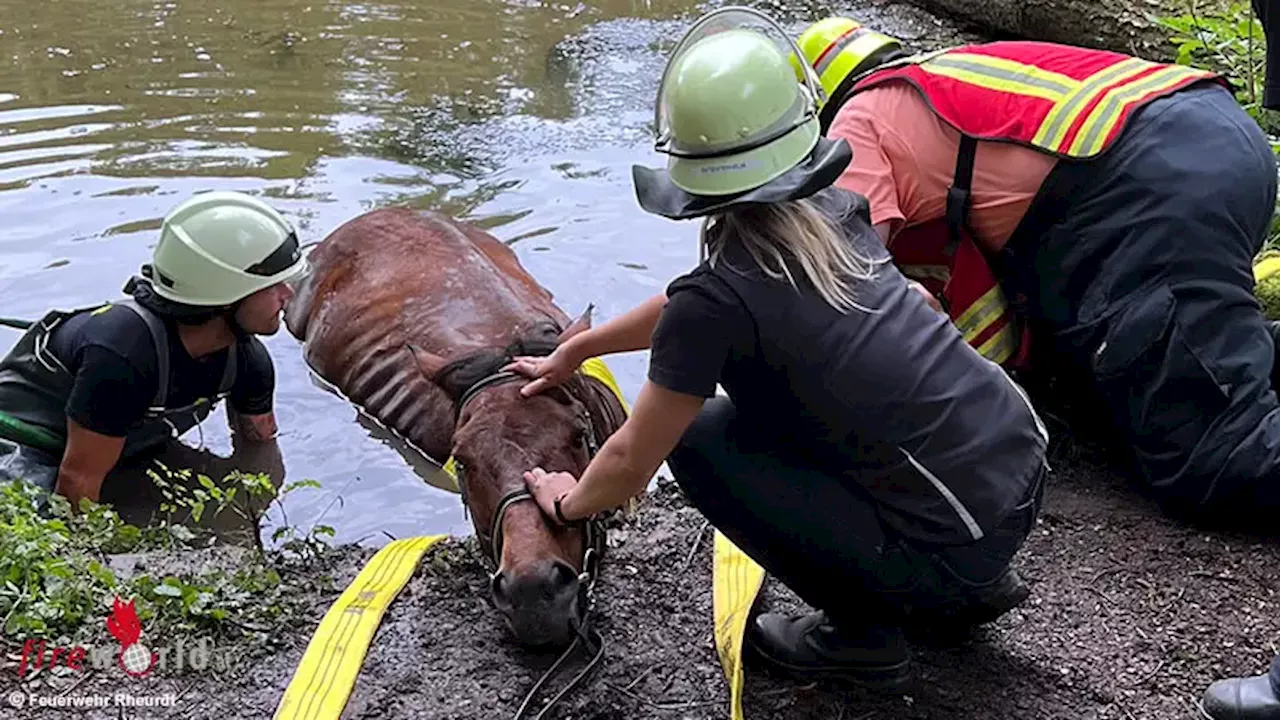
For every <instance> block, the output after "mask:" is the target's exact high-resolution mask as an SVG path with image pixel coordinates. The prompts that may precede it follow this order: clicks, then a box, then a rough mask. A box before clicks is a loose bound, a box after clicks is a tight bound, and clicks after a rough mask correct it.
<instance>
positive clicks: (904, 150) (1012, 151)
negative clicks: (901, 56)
mask: <svg viewBox="0 0 1280 720" xmlns="http://www.w3.org/2000/svg"><path fill="white" fill-rule="evenodd" d="M827 135H828V136H829V137H831V138H833V139H837V138H843V139H845V140H847V141H848V142H849V147H850V148H852V149H853V160H852V161H851V162H850V163H849V167H848V168H847V169H846V170H845V171H844V173H843V174H842V175H841V176H840V179H839V180H837V181H836V186H837V187H841V188H844V189H846V190H851V191H853V192H857V193H860V194H862V195H865V196H866V198H867V200H868V201H870V203H871V222H872V224H874V225H878V224H880V223H883V222H889V223H890V226H889V228H890V235H889V237H890V243H891V244H892V239H893V237H894V235H896V234H897V233H898V232H899V231H900V230H902V228H904V227H911V226H913V225H919V224H922V223H926V222H930V221H933V220H937V219H938V218H941V217H944V216H945V215H946V207H947V188H948V187H949V186H950V185H951V182H952V180H953V178H954V177H955V168H956V153H957V152H958V150H959V147H960V133H959V132H957V131H956V129H955V128H953V127H951V126H950V125H948V124H946V123H945V122H943V121H942V120H941V119H940V118H938V116H937V115H935V114H934V113H933V111H932V110H930V109H929V106H928V105H927V104H926V103H925V100H924V97H923V96H922V95H921V94H920V92H919V91H918V90H916V89H915V88H914V87H911V86H910V85H907V84H906V83H891V84H887V85H882V86H880V87H875V88H870V89H868V90H865V91H863V92H860V93H858V94H857V95H854V96H853V97H852V98H850V99H849V101H848V102H846V103H845V104H844V106H843V107H841V108H840V110H839V111H838V112H837V113H836V117H835V119H834V120H833V121H832V123H831V128H830V130H829V131H828V132H827ZM1056 162H1057V160H1056V158H1054V157H1053V156H1051V155H1048V154H1045V153H1041V152H1038V151H1035V150H1032V149H1030V148H1027V147H1024V146H1021V145H1015V144H1013V143H1002V142H979V143H978V150H977V153H976V154H975V156H974V168H973V181H972V183H971V185H970V187H971V190H970V192H971V196H970V197H971V200H970V205H969V208H970V209H969V223H970V226H971V227H972V228H973V231H974V233H976V234H977V237H976V238H975V240H976V241H977V242H978V243H979V244H980V245H982V246H985V247H986V249H987V250H989V251H997V250H999V249H1000V248H1002V247H1004V244H1005V242H1007V241H1008V239H1009V236H1010V235H1011V234H1012V233H1013V231H1014V229H1015V228H1016V227H1017V225H1018V223H1019V221H1021V220H1022V216H1023V215H1024V214H1025V213H1026V211H1027V208H1028V207H1029V206H1030V205H1031V201H1032V200H1033V199H1034V198H1035V195H1036V192H1037V191H1038V190H1039V189H1040V185H1041V184H1042V183H1043V182H1044V179H1045V176H1046V175H1048V174H1049V171H1050V170H1052V169H1053V167H1054V165H1055V164H1056Z"/></svg>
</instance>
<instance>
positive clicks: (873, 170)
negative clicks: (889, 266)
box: [827, 91, 914, 247]
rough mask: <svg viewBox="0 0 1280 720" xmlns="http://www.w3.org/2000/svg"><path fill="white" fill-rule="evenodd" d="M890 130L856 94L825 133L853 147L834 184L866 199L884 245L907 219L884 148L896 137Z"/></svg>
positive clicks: (887, 244) (872, 220)
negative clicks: (851, 156)
mask: <svg viewBox="0 0 1280 720" xmlns="http://www.w3.org/2000/svg"><path fill="white" fill-rule="evenodd" d="M872 92H874V91H872ZM912 92H914V91H912ZM891 133H892V131H891V130H890V129H889V128H887V127H884V126H883V124H882V122H881V120H880V119H879V118H877V117H876V116H875V113H874V112H873V111H872V109H871V108H864V107H862V105H861V104H860V103H859V97H855V98H853V99H851V100H850V101H849V103H848V104H846V105H845V106H844V107H843V108H841V110H840V112H839V113H837V114H836V117H835V119H834V120H833V121H832V123H831V129H830V130H829V131H828V133H827V134H828V135H829V136H830V137H831V138H832V139H842V140H844V141H845V142H847V143H849V148H850V149H851V150H853V158H854V159H853V162H851V163H849V165H848V167H846V168H845V170H844V172H842V173H841V174H840V177H839V178H837V179H836V182H835V185H836V187H838V188H841V189H843V190H848V191H850V192H855V193H858V194H859V195H862V196H863V197H865V198H866V199H867V203H868V204H869V205H870V209H871V224H872V225H873V226H875V228H876V233H877V234H879V235H880V239H881V241H883V242H884V244H885V246H886V247H888V246H889V241H890V240H892V239H893V236H894V235H895V234H896V232H897V229H898V228H899V227H901V225H902V224H903V223H904V222H905V220H906V215H905V214H904V213H903V211H902V208H901V206H900V204H899V199H898V183H897V178H896V177H895V176H894V173H893V164H892V163H891V162H890V160H889V156H888V154H887V153H886V152H885V150H884V146H885V144H886V143H888V142H891V141H892V140H893V139H895V138H896V136H891Z"/></svg>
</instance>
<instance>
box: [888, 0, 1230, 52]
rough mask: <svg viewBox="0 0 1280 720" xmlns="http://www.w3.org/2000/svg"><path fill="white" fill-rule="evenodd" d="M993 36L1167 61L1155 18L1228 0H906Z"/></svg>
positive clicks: (1168, 45)
mask: <svg viewBox="0 0 1280 720" xmlns="http://www.w3.org/2000/svg"><path fill="white" fill-rule="evenodd" d="M908 1H909V2H911V3H912V4H914V5H918V6H920V7H922V8H924V9H925V10H928V11H930V12H934V13H941V14H946V15H951V16H954V17H957V18H959V19H962V20H965V21H968V22H971V23H973V24H975V25H978V26H981V27H982V28H984V29H985V30H988V31H993V32H996V33H1003V34H1008V35H1013V36H1017V37H1020V38H1026V39H1030V40H1046V41H1049V42H1059V43H1065V44H1068V45H1080V46H1083V47H1092V48H1100V49H1106V50H1113V51H1116V52H1123V53H1129V54H1132V55H1138V56H1139V57H1144V58H1147V59H1149V60H1163V61H1170V60H1173V59H1174V58H1175V57H1176V56H1177V46H1176V45H1175V44H1173V43H1172V42H1170V41H1169V37H1170V35H1171V34H1172V32H1171V31H1170V30H1169V29H1168V28H1165V27H1162V26H1160V25H1159V23H1157V22H1156V20H1155V18H1158V17H1162V16H1164V17H1168V16H1176V15H1183V14H1187V13H1211V12H1214V11H1221V10H1223V9H1225V8H1226V7H1227V4H1228V3H1227V2H1226V0H908Z"/></svg>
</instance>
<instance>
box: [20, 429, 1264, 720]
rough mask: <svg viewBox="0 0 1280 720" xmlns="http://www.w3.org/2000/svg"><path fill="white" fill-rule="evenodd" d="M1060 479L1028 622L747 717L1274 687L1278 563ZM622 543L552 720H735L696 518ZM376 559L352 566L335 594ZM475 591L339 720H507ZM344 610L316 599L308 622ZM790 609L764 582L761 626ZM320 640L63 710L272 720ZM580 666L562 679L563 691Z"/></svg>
mask: <svg viewBox="0 0 1280 720" xmlns="http://www.w3.org/2000/svg"><path fill="white" fill-rule="evenodd" d="M1053 467H1054V469H1055V472H1054V474H1053V476H1052V481H1051V485H1050V487H1049V488H1048V491H1047V496H1046V503H1045V509H1044V512H1043V515H1042V517H1041V519H1040V522H1039V525H1038V527H1037V529H1036V530H1035V533H1034V536H1033V537H1032V538H1031V540H1030V541H1029V544H1028V545H1027V546H1026V547H1025V549H1024V551H1023V552H1022V554H1021V555H1020V557H1019V558H1018V560H1017V565H1018V567H1019V568H1020V570H1021V572H1022V574H1023V576H1024V577H1025V578H1026V580H1027V581H1028V582H1029V583H1030V584H1031V585H1032V588H1033V592H1032V596H1031V598H1030V600H1028V601H1027V603H1026V604H1025V605H1023V606H1022V607H1020V608H1018V609H1016V610H1014V611H1012V612H1011V613H1009V614H1008V615H1006V616H1005V617H1004V618H1002V619H1001V620H1000V621H998V622H997V623H995V624H993V625H990V626H987V627H986V628H983V629H981V630H980V631H979V632H978V634H977V635H975V637H974V638H972V639H971V641H970V642H969V643H968V644H966V645H963V646H960V647H950V648H934V647H925V646H918V647H916V661H917V680H916V684H915V688H914V689H913V690H912V691H911V692H910V694H908V695H902V696H896V697H883V696H875V695H872V694H869V693H865V692H861V691H858V690H848V689H843V690H842V689H836V688H828V687H824V686H821V685H819V686H796V685H795V684H793V683H790V682H787V681H785V680H778V679H774V678H771V677H769V676H768V675H766V674H763V673H761V672H760V671H758V670H756V669H754V668H752V667H751V666H748V668H747V680H746V692H745V698H744V706H745V710H746V717H747V718H751V719H754V718H759V719H761V720H782V719H784V718H786V719H787V720H799V719H808V718H824V719H828V720H829V719H832V718H836V719H840V720H870V719H872V718H879V719H884V720H890V719H903V720H905V719H908V718H910V719H913V720H914V719H921V720H923V719H926V718H928V719H934V718H936V719H938V720H942V719H943V718H945V719H947V720H979V719H981V720H986V719H991V720H995V719H997V718H998V719H1000V720H1006V719H1007V718H1020V719H1021V718H1027V719H1040V718H1045V719H1049V718H1053V719H1058V718H1061V719H1063V720H1066V719H1067V718H1070V719H1071V720H1092V719H1098V720H1102V719H1114V720H1145V719H1148V718H1149V719H1151V720H1156V719H1159V720H1179V719H1187V720H1190V719H1191V718H1196V717H1198V715H1197V711H1196V708H1195V703H1196V700H1197V698H1199V696H1200V694H1201V693H1202V692H1203V689H1204V687H1205V686H1206V685H1207V684H1208V683H1209V682H1211V681H1212V680H1214V679H1216V678H1219V677H1222V676H1227V675H1235V674H1254V673H1257V672H1261V671H1263V670H1264V669H1265V667H1266V664H1267V663H1268V662H1269V661H1270V659H1271V657H1272V655H1274V654H1275V653H1276V652H1277V647H1276V645H1277V639H1280V613H1277V610H1276V603H1277V597H1276V588H1277V587H1280V582H1277V581H1278V580H1280V543H1277V542H1276V541H1275V540H1274V539H1266V538H1251V537H1246V536H1234V535H1229V534H1224V533H1209V532H1206V531H1203V530H1194V529H1189V528H1186V527H1182V526H1179V525H1178V524H1177V523H1175V522H1174V521H1172V520H1168V519H1166V518H1165V517H1164V516H1163V515H1161V514H1160V513H1159V512H1158V511H1157V510H1156V509H1155V508H1154V506H1153V505H1152V504H1150V503H1149V502H1147V501H1145V500H1144V499H1142V498H1140V497H1139V496H1138V495H1137V494H1135V493H1134V492H1132V491H1131V490H1129V489H1128V488H1126V487H1125V485H1124V482H1123V481H1122V480H1121V479H1119V478H1118V476H1117V475H1115V474H1114V473H1113V472H1111V471H1109V470H1107V469H1105V467H1104V464H1103V459H1102V458H1101V456H1100V455H1099V454H1098V453H1097V452H1096V451H1094V450H1092V449H1090V448H1087V447H1084V446H1082V445H1080V444H1077V443H1075V442H1072V441H1070V440H1068V441H1062V440H1058V441H1056V442H1055V446H1054V448H1053ZM611 536H612V537H611V542H612V543H614V546H613V547H611V549H610V554H609V556H608V558H607V560H606V564H605V566H604V569H603V575H602V578H601V580H600V583H599V584H598V586H597V604H596V614H595V616H594V617H595V621H596V623H597V625H596V626H597V628H598V629H599V631H600V633H601V634H602V636H603V637H604V638H605V643H606V649H605V655H604V658H603V659H602V660H601V662H600V664H599V665H598V666H597V668H596V669H595V670H594V671H593V672H592V673H591V674H590V675H588V676H587V677H586V679H585V680H584V681H583V682H582V683H581V684H580V685H579V687H577V688H576V689H574V690H572V691H571V692H570V693H569V694H568V695H567V696H566V697H565V698H564V699H563V700H561V702H560V703H559V704H558V705H557V707H556V708H555V709H554V710H552V711H551V712H549V713H547V715H546V716H544V717H548V718H562V719H563V718H578V719H584V720H585V719H597V720H604V719H606V718H699V719H701V718H726V717H728V701H727V698H728V691H727V686H726V683H725V680H724V677H723V675H722V674H721V670H720V667H719V664H718V662H717V658H716V651H715V646H714V644H713V641H712V631H711V582H710V580H711V565H710V563H711V533H710V529H709V528H705V527H704V521H703V519H702V517H701V515H700V514H699V513H698V512H697V511H696V510H695V509H693V508H691V507H689V506H687V505H686V504H685V503H684V501H683V498H682V496H681V495H680V493H679V490H678V489H677V488H676V487H675V486H674V484H672V483H669V482H660V483H659V488H658V490H656V491H655V492H654V493H653V494H651V495H650V496H649V497H648V498H647V500H646V501H645V503H644V504H643V505H642V507H641V510H640V512H639V514H638V515H637V517H636V519H635V521H634V522H633V523H632V524H630V525H628V526H626V527H621V528H618V529H615V530H613V531H611ZM695 546H696V549H695ZM371 554H372V553H371V552H369V551H361V550H356V549H347V550H344V551H343V552H342V554H341V555H340V556H339V557H338V559H337V561H336V565H335V566H334V571H335V573H336V575H337V580H338V584H337V587H338V588H341V587H344V586H345V584H346V582H348V581H349V580H350V579H351V578H353V577H354V575H355V573H356V572H358V571H359V569H360V567H361V565H362V563H363V562H364V561H365V560H367V559H368V557H370V556H371ZM484 587H485V573H484V569H483V566H482V565H481V564H480V561H479V555H478V553H477V550H476V548H475V546H474V544H473V543H472V542H471V541H470V540H466V541H449V542H447V543H444V544H442V545H439V546H437V547H436V548H433V549H432V550H431V551H429V552H428V554H427V555H426V556H425V558H424V561H423V563H422V565H421V566H420V568H419V570H418V572H417V574H416V575H415V576H414V578H413V579H412V580H411V581H410V583H409V585H408V586H407V587H406V588H405V591H404V593H403V594H402V595H401V596H400V597H399V599H398V600H397V601H396V602H395V604H394V605H393V606H392V607H391V609H390V610H389V611H388V613H387V615H386V616H385V618H384V620H383V623H382V626H381V628H380V630H379V632H378V635H377V636H376V637H375V639H374V643H373V646H372V648H371V650H370V652H369V654H368V657H367V658H366V661H365V664H364V669H363V672H362V674H361V676H360V678H359V679H358V681H357V685H356V688H355V690H354V692H353V694H352V696H351V700H350V702H349V704H348V706H347V709H346V712H345V713H344V715H343V717H344V718H423V719H425V718H450V719H457V720H470V719H472V718H494V717H513V716H514V715H515V711H516V709H517V707H518V706H519V705H520V703H521V701H522V700H523V698H524V697H525V694H526V693H527V692H528V690H529V689H530V688H531V687H532V686H533V684H534V683H535V682H536V681H537V679H538V678H539V677H540V676H541V674H542V672H543V671H544V670H545V669H546V668H548V667H549V666H550V665H551V663H552V662H554V660H555V655H554V654H547V655H541V654H533V653H529V652H525V651H523V650H521V649H519V648H518V647H516V646H514V644H513V643H511V642H510V641H509V640H508V639H507V637H506V635H505V633H504V630H503V628H502V626H501V625H500V624H499V621H498V618H497V617H496V615H495V614H494V612H493V611H492V610H490V608H489V607H488V606H487V605H486V603H485V601H484V599H483V597H484V596H483V593H484ZM334 597H335V595H333V594H330V595H326V596H323V597H321V596H316V597H315V602H314V617H315V621H316V622H318V621H319V618H320V617H321V616H322V615H323V613H324V611H325V609H326V608H327V607H328V605H329V604H330V603H331V602H332V601H333V599H334ZM854 602H856V600H854ZM796 605H797V601H796V599H795V597H794V596H793V595H791V594H790V592H789V591H787V590H786V589H785V588H783V587H781V586H779V585H778V584H777V583H776V582H773V581H766V585H765V591H764V593H763V602H762V606H763V607H774V608H777V607H784V608H787V607H795V606H796ZM312 627H314V626H312ZM308 639H309V636H308V635H306V634H301V633H300V634H296V635H295V634H290V635H286V636H285V637H283V638H282V639H281V643H282V645H281V648H280V650H279V651H278V652H276V653H275V654H274V655H272V656H269V657H266V658H263V659H256V660H245V661H243V662H242V663H241V666H238V667H234V668H232V669H231V670H230V671H222V672H218V671H208V672H203V673H195V674H193V673H188V674H186V675H179V676H176V677H175V676H167V677H165V678H163V679H148V680H146V681H125V680H124V678H123V677H122V676H121V675H120V674H119V673H118V672H114V671H112V672H102V673H98V676H90V677H88V678H86V679H85V680H84V681H83V682H82V683H81V684H80V685H79V686H77V687H76V688H75V689H74V690H72V691H70V692H71V693H75V694H84V693H93V692H99V693H115V692H119V691H122V690H127V691H129V692H132V693H135V694H150V693H160V692H173V693H177V694H178V697H177V701H176V704H175V706H174V707H169V708H154V709H148V710H136V711H135V710H128V711H122V710H121V709H119V708H112V709H110V710H105V711H104V710H94V711H88V712H87V714H88V716H90V717H101V718H123V717H181V718H220V719H224V720H231V719H233V718H265V717H270V716H271V714H272V713H273V712H274V709H275V706H276V703H277V702H278V699H279V697H280V695H281V694H282V692H283V690H284V687H285V686H286V684H287V683H288V681H289V678H290V677H291V675H292V672H293V669H294V667H295V666H296V664H297V662H298V660H299V659H300V657H301V655H302V652H303V650H304V648H305V646H306V642H307V640H308ZM586 659H587V658H586V656H585V654H578V655H576V656H575V657H573V658H572V659H571V660H570V661H568V667H566V668H564V669H562V671H561V672H560V673H558V674H557V675H556V676H555V677H554V678H553V679H552V680H551V681H550V685H549V687H550V688H551V689H552V691H553V692H554V691H555V690H558V689H559V688H560V687H562V686H563V683H565V682H567V680H568V679H569V678H571V677H572V675H573V674H574V673H576V672H577V671H578V669H580V668H581V667H582V666H583V664H584V662H585V661H586ZM108 676H109V677H108ZM45 692H48V691H45ZM545 697H547V695H546V694H543V695H541V696H540V697H539V698H536V699H535V701H534V702H533V703H532V704H531V706H530V708H529V711H528V712H527V713H526V715H525V717H534V716H535V715H536V714H537V711H538V710H539V709H541V702H542V699H544V698H545ZM6 712H11V711H9V710H8V709H4V710H0V715H4V713H6ZM85 714H86V711H85V710H83V709H77V710H56V711H55V710H49V709H44V710H34V711H33V710H31V709H26V710H23V711H21V712H20V713H17V714H10V715H6V716H7V717H22V718H32V717H67V716H70V715H80V716H83V715H85Z"/></svg>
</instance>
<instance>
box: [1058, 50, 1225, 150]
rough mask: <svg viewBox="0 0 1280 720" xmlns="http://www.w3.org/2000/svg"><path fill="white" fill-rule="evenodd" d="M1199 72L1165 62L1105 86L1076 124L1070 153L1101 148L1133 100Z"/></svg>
mask: <svg viewBox="0 0 1280 720" xmlns="http://www.w3.org/2000/svg"><path fill="white" fill-rule="evenodd" d="M1203 75H1204V72H1203V71H1200V70H1195V69H1193V68H1188V67H1183V66H1181V65H1169V66H1168V67H1164V68H1161V69H1160V70H1157V71H1156V72H1154V73H1151V74H1150V75H1148V76H1146V77H1144V78H1142V79H1141V80H1138V81H1137V82H1134V83H1132V84H1130V85H1121V86H1120V87H1115V88H1112V89H1110V90H1108V91H1107V94H1106V95H1103V96H1102V102H1100V103H1098V104H1097V105H1096V106H1095V107H1094V108H1093V111H1092V112H1090V113H1089V116H1088V117H1087V118H1086V119H1085V121H1084V125H1081V126H1080V132H1079V133H1078V134H1077V135H1076V139H1075V141H1074V142H1072V143H1071V151H1070V152H1071V154H1072V155H1076V154H1083V155H1085V156H1088V155H1093V154H1095V153H1097V152H1098V151H1100V150H1101V149H1102V146H1103V143H1105V142H1106V139H1107V136H1108V135H1110V134H1111V130H1112V129H1113V128H1115V126H1116V123H1117V122H1119V121H1120V118H1121V116H1123V115H1124V113H1125V111H1126V110H1128V109H1129V107H1130V106H1132V105H1133V104H1134V103H1136V102H1139V101H1141V100H1142V99H1143V98H1145V97H1146V96H1148V95H1150V94H1152V93H1158V92H1161V91H1164V90H1168V89H1169V88H1170V87H1173V86H1174V85H1177V84H1178V83H1181V82H1185V81H1186V80H1188V79H1190V78H1192V77H1200V76H1203Z"/></svg>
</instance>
